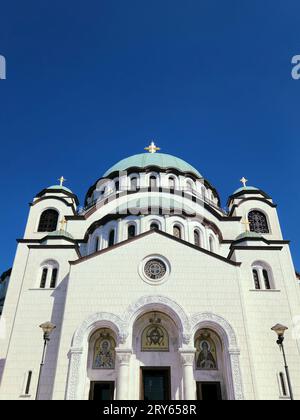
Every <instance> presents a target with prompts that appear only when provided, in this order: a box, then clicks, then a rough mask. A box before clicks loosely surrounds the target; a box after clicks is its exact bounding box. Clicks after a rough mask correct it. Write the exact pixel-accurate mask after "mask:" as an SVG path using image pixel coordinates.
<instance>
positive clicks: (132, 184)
mask: <svg viewBox="0 0 300 420" xmlns="http://www.w3.org/2000/svg"><path fill="white" fill-rule="evenodd" d="M137 187H138V180H137V177H133V178H131V180H130V189H131V190H132V191H136V190H137Z"/></svg>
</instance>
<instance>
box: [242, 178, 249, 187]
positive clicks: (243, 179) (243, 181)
mask: <svg viewBox="0 0 300 420" xmlns="http://www.w3.org/2000/svg"><path fill="white" fill-rule="evenodd" d="M240 181H241V183H242V184H243V185H244V188H246V187H247V182H248V179H246V178H245V177H244V176H243V178H242V179H240Z"/></svg>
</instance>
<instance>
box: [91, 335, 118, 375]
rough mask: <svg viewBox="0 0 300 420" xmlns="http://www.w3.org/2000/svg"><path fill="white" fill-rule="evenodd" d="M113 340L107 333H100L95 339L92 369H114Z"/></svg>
mask: <svg viewBox="0 0 300 420" xmlns="http://www.w3.org/2000/svg"><path fill="white" fill-rule="evenodd" d="M114 367H115V342H114V339H113V338H112V337H111V336H110V335H109V334H101V335H100V338H99V339H98V340H97V341H96V345H95V353H94V363H93V368H94V369H114Z"/></svg>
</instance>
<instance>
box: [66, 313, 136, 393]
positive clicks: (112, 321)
mask: <svg viewBox="0 0 300 420" xmlns="http://www.w3.org/2000/svg"><path fill="white" fill-rule="evenodd" d="M99 328H109V329H111V330H112V331H113V332H114V333H115V334H116V339H117V340H116V341H117V344H122V343H124V342H125V341H126V339H127V335H128V330H127V328H126V324H125V323H124V322H123V321H122V319H121V318H120V317H118V316H117V315H114V314H111V313H108V312H99V313H95V314H93V315H91V316H90V317H89V318H87V319H86V320H85V321H83V323H82V324H81V325H80V327H79V328H78V329H77V330H76V332H75V334H74V337H73V342H72V347H71V349H70V353H69V358H70V363H69V374H68V381H67V388H66V400H82V399H83V398H84V386H85V376H86V364H87V356H88V347H89V338H90V337H91V335H92V334H93V333H94V332H95V331H96V330H97V329H99Z"/></svg>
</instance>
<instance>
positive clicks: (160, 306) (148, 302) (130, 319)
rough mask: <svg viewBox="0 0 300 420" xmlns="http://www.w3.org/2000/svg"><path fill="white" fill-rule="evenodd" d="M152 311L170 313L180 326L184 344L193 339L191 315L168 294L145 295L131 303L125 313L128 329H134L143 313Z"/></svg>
mask: <svg viewBox="0 0 300 420" xmlns="http://www.w3.org/2000/svg"><path fill="white" fill-rule="evenodd" d="M151 311H159V312H163V313H164V314H166V315H169V316H170V318H172V319H173V320H174V322H175V323H176V325H177V327H178V330H179V333H180V337H179V338H180V341H181V342H182V343H183V344H189V342H190V340H191V325H190V321H189V317H188V315H187V314H186V312H185V310H184V309H183V308H182V307H181V306H180V305H178V303H176V302H174V301H173V300H171V299H169V298H168V297H166V296H160V295H156V296H144V297H142V298H140V299H139V300H138V301H137V302H135V303H133V304H132V305H130V307H129V308H128V310H127V312H126V313H125V314H124V321H126V323H127V325H128V330H129V331H132V329H133V325H134V323H135V321H136V320H137V319H138V318H139V317H140V316H141V315H143V314H145V313H147V312H151Z"/></svg>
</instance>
